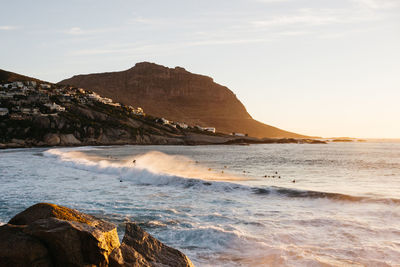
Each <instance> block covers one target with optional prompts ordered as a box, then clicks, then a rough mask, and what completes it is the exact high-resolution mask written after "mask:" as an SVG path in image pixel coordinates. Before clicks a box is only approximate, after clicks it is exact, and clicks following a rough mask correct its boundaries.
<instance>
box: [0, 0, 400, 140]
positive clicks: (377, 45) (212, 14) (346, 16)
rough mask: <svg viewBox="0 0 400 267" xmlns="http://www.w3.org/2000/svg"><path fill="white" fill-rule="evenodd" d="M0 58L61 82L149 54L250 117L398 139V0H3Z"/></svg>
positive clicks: (323, 131)
mask: <svg viewBox="0 0 400 267" xmlns="http://www.w3.org/2000/svg"><path fill="white" fill-rule="evenodd" d="M1 6H2V12H1V16H0V51H1V53H0V68H1V69H5V70H8V71H13V72H17V73H20V74H24V75H28V76H33V77H36V78H39V79H43V80H47V81H50V82H58V81H60V80H62V79H65V78H69V77H71V76H73V75H76V74H83V73H95V72H107V71H120V70H125V69H128V68H131V67H132V66H134V65H135V63H137V62H142V61H149V62H154V63H157V64H161V65H165V66H168V67H175V66H181V67H184V68H185V69H186V70H188V71H190V72H193V73H199V74H203V75H207V76H211V77H212V78H213V79H214V81H215V82H217V83H219V84H222V85H225V86H227V87H229V88H230V89H231V90H232V91H233V92H234V93H235V94H236V95H237V97H238V98H239V99H240V100H241V101H242V102H243V104H244V105H245V106H246V108H247V111H248V112H249V113H250V114H251V115H252V116H253V118H254V119H256V120H259V121H262V122H264V123H266V124H269V125H273V126H276V127H279V128H282V129H285V130H288V131H293V132H297V133H301V134H305V135H312V136H323V137H342V136H350V137H360V138H400V123H399V117H400V0H212V1H210V0H201V1H200V0H199V1H195V0H181V1H176V0H169V1H164V0H158V1H153V0H113V1H105V0H69V1H58V0H35V1H31V0H29V1H28V0H27V1H19V0H13V1H4V0H2V3H1Z"/></svg>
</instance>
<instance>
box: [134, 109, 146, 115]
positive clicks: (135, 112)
mask: <svg viewBox="0 0 400 267" xmlns="http://www.w3.org/2000/svg"><path fill="white" fill-rule="evenodd" d="M132 113H133V114H135V115H139V116H143V115H144V112H143V109H142V108H140V107H139V108H137V109H135V108H132Z"/></svg>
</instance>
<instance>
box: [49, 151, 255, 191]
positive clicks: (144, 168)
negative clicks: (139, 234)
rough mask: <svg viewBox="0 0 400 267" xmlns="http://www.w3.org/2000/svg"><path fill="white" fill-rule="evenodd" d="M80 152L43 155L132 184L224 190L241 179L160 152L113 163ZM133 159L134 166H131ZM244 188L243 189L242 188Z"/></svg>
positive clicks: (184, 158) (183, 158) (57, 152)
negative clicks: (208, 187)
mask: <svg viewBox="0 0 400 267" xmlns="http://www.w3.org/2000/svg"><path fill="white" fill-rule="evenodd" d="M81 151H83V150H79V151H77V150H74V149H71V148H68V149H49V150H47V151H45V152H44V153H43V154H44V156H48V157H55V158H57V159H58V160H59V162H60V163H61V164H64V165H66V166H69V167H73V168H76V169H80V170H86V171H91V172H96V173H106V174H112V175H116V176H118V177H119V178H120V179H121V180H123V181H130V182H133V183H136V184H151V185H174V186H176V185H181V186H184V187H192V186H211V185H212V186H214V187H217V188H224V189H226V190H229V189H235V188H238V187H243V186H241V185H239V184H236V183H231V182H228V181H239V180H243V179H245V178H242V177H236V176H230V175H222V174H218V173H216V172H212V171H208V169H207V168H206V167H202V166H196V165H195V163H194V162H193V160H190V159H188V158H186V157H182V156H170V155H166V154H164V153H161V152H156V151H152V152H148V153H146V154H142V155H137V156H135V157H129V158H126V159H124V160H121V161H118V162H113V161H110V160H106V159H103V158H101V157H97V156H89V155H87V154H85V153H83V152H81ZM133 160H135V163H133ZM244 187H246V188H248V187H247V186H244Z"/></svg>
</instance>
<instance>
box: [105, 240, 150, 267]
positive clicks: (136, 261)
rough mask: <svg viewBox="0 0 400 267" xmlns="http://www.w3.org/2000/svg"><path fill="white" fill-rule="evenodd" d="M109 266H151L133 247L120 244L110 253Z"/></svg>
mask: <svg viewBox="0 0 400 267" xmlns="http://www.w3.org/2000/svg"><path fill="white" fill-rule="evenodd" d="M109 258H110V267H119V266H124V267H125V266H126V267H128V266H129V267H136V266H137V267H148V266H153V265H152V264H150V263H149V262H148V261H147V260H146V259H145V258H144V257H143V256H142V255H140V254H139V252H137V251H136V250H135V249H134V248H132V247H129V246H127V245H126V244H121V246H120V247H119V248H116V249H114V251H113V252H112V253H111V254H110V257H109Z"/></svg>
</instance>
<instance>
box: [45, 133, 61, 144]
mask: <svg viewBox="0 0 400 267" xmlns="http://www.w3.org/2000/svg"><path fill="white" fill-rule="evenodd" d="M43 141H44V142H45V143H46V144H48V145H50V146H56V145H59V144H60V141H61V139H60V137H59V136H58V134H54V133H48V134H46V135H45V136H44V138H43Z"/></svg>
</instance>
